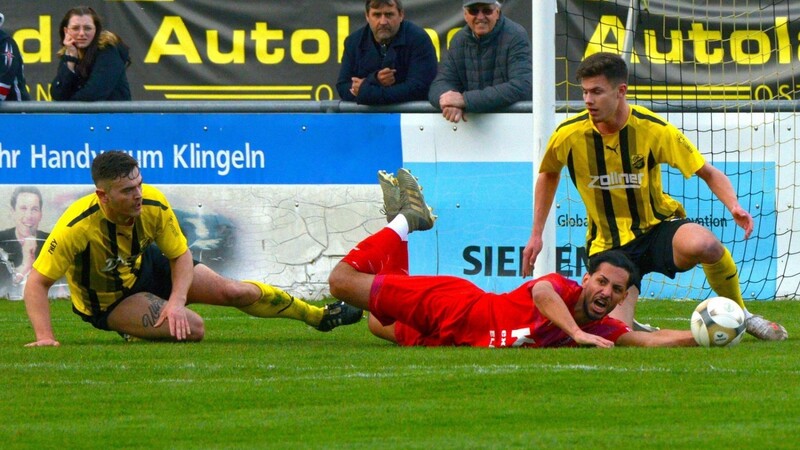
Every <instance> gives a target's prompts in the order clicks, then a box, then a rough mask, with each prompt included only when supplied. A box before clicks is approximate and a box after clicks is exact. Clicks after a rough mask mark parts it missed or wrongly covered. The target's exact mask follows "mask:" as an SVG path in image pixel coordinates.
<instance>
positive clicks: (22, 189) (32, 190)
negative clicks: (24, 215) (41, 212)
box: [11, 186, 43, 209]
mask: <svg viewBox="0 0 800 450" xmlns="http://www.w3.org/2000/svg"><path fill="white" fill-rule="evenodd" d="M19 194H33V195H35V196H37V197H39V207H40V208H41V207H42V206H43V205H42V193H41V192H40V191H39V188H37V187H36V186H18V187H17V188H16V189H14V192H12V193H11V209H17V197H19Z"/></svg>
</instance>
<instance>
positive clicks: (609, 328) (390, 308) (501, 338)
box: [369, 274, 631, 348]
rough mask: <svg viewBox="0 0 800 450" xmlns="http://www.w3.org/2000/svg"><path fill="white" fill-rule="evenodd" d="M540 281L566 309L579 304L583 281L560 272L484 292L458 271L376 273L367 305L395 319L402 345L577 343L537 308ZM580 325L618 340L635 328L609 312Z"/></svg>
mask: <svg viewBox="0 0 800 450" xmlns="http://www.w3.org/2000/svg"><path fill="white" fill-rule="evenodd" d="M540 281H548V282H550V284H552V285H553V288H554V289H555V291H556V292H557V293H558V294H559V295H560V296H561V298H563V299H564V303H565V304H566V305H567V309H569V310H570V312H572V311H573V310H574V309H575V305H576V304H577V302H578V297H579V295H580V292H581V286H580V285H579V284H578V283H576V282H574V281H572V280H570V279H568V278H565V277H563V276H561V275H558V274H550V275H545V276H543V277H541V278H537V279H535V280H531V281H528V282H526V283H524V284H523V285H522V286H520V287H518V288H517V289H515V290H513V291H511V292H507V293H504V294H494V293H490V292H486V291H484V290H482V289H480V288H479V287H477V286H475V285H474V284H473V283H471V282H470V281H467V280H464V279H462V278H457V277H450V276H411V277H410V276H403V275H378V276H377V277H376V278H375V282H374V284H373V287H372V295H371V297H370V305H369V308H370V312H371V313H372V314H373V315H374V316H375V317H376V318H377V319H378V320H379V321H380V322H381V323H383V324H384V325H388V324H391V323H392V322H395V337H396V338H397V342H398V344H400V345H406V346H412V345H420V346H446V345H466V346H473V347H492V348H494V347H575V346H577V343H576V342H575V341H574V340H572V338H571V337H569V336H568V335H567V334H566V333H564V331H563V330H561V328H559V327H557V326H556V325H554V324H553V323H552V322H550V320H549V319H547V318H546V317H544V316H543V315H542V314H541V312H539V310H538V309H537V308H536V304H535V303H534V302H533V297H532V296H531V288H532V287H533V286H534V285H535V284H536V283H538V282H540ZM581 329H582V330H584V331H586V332H587V333H591V334H596V335H598V336H602V337H604V338H606V339H608V340H610V341H614V342H616V340H617V338H619V337H620V336H621V335H623V334H625V333H627V332H629V331H631V329H630V328H628V327H627V326H626V325H625V324H624V323H623V322H621V321H619V320H616V319H612V318H610V317H603V318H602V319H600V320H596V321H593V322H590V323H587V324H585V325H583V326H581Z"/></svg>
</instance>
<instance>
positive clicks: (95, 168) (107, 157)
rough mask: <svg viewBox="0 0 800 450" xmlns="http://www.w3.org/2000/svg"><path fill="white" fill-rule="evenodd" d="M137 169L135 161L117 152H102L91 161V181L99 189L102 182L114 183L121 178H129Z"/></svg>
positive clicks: (131, 157)
mask: <svg viewBox="0 0 800 450" xmlns="http://www.w3.org/2000/svg"><path fill="white" fill-rule="evenodd" d="M138 168H139V162H138V161H136V159H135V158H134V157H133V156H131V155H129V154H127V153H125V152H123V151H119V150H112V151H107V152H103V153H101V154H99V155H97V157H96V158H95V159H94V161H92V180H93V181H94V185H95V186H97V187H100V183H101V182H103V181H114V180H116V179H118V178H122V177H130V176H131V173H132V172H133V171H134V169H138Z"/></svg>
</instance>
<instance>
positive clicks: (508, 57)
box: [428, 0, 532, 123]
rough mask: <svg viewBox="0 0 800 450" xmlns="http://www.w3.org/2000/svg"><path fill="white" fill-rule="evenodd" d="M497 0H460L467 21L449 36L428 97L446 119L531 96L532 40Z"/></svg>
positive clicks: (456, 118)
mask: <svg viewBox="0 0 800 450" xmlns="http://www.w3.org/2000/svg"><path fill="white" fill-rule="evenodd" d="M501 6H502V5H501V4H500V2H498V1H488V0H477V1H476V0H464V20H466V22H467V24H466V26H464V28H462V29H461V30H459V31H458V32H457V33H456V34H455V36H454V37H453V40H452V41H451V42H450V49H449V51H448V52H447V54H445V55H444V56H443V57H442V61H441V63H439V72H438V74H437V75H436V79H434V80H433V84H431V88H430V90H429V91H428V100H429V101H430V102H431V104H432V105H433V106H435V107H437V108H439V109H441V110H442V115H443V116H444V118H445V119H447V120H449V121H450V122H454V123H455V122H459V121H460V120H462V119H463V120H465V121H466V116H465V113H466V112H492V111H497V110H499V109H502V108H505V107H507V106H509V105H511V104H512V103H516V102H519V101H525V100H531V98H532V90H531V77H532V75H531V72H532V70H531V67H532V64H531V44H530V39H529V38H528V34H527V32H526V31H525V29H524V28H523V27H522V26H521V25H519V24H517V23H515V22H513V21H512V20H511V19H509V18H507V17H505V16H503V15H502V12H501V10H500V9H501Z"/></svg>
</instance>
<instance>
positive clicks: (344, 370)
mask: <svg viewBox="0 0 800 450" xmlns="http://www.w3.org/2000/svg"><path fill="white" fill-rule="evenodd" d="M531 351H532V352H535V351H536V350H531ZM41 368H45V369H47V370H64V371H71V372H73V371H74V372H79V371H80V370H81V369H82V367H81V366H79V365H74V364H64V363H33V364H21V363H15V364H0V369H2V370H6V369H12V370H26V369H41ZM98 368H99V367H95V369H98ZM108 368H109V369H113V370H116V371H118V372H119V371H125V370H129V369H131V368H129V367H126V366H116V365H113V366H112V365H109V366H108ZM174 368H175V369H180V370H186V371H187V372H186V374H187V375H190V374H191V371H193V370H198V371H202V372H204V373H208V372H210V371H221V372H225V374H224V376H222V377H217V378H214V377H211V378H206V377H203V378H198V379H195V378H191V377H187V378H158V379H139V380H119V379H117V380H100V379H94V380H91V379H84V380H66V379H60V380H59V379H56V380H48V381H47V384H48V385H112V384H114V385H118V384H127V385H148V384H161V383H184V384H188V383H203V384H205V383H210V382H211V383H215V382H219V383H267V384H269V383H285V382H286V381H305V380H310V381H320V380H325V381H331V380H335V379H355V378H361V379H393V378H408V377H420V376H445V375H447V376H452V375H454V374H459V373H461V374H465V375H470V374H481V375H497V374H514V373H520V374H537V373H542V372H613V373H671V372H680V373H693V374H723V373H725V374H748V373H751V372H752V371H747V370H738V369H729V368H717V367H714V366H713V365H710V364H709V365H708V366H703V367H696V368H694V369H691V370H686V369H681V370H678V371H676V370H674V369H671V368H668V367H646V366H639V367H614V366H606V365H602V366H601V365H591V364H526V365H519V364H506V365H486V366H479V365H462V366H452V367H447V368H431V367H428V366H418V365H410V366H405V367H392V368H387V369H384V370H380V371H364V370H363V368H358V367H353V366H350V367H341V366H323V367H320V366H315V367H308V368H302V367H294V366H286V367H279V366H276V365H265V366H262V367H258V368H256V370H255V371H253V369H252V368H249V370H250V371H251V373H252V372H267V373H269V372H273V371H276V372H281V373H276V374H275V375H274V376H269V375H268V376H246V377H237V376H231V373H230V372H231V369H232V368H231V367H228V366H223V365H217V366H209V365H202V366H201V365H195V364H188V365H187V364H184V365H181V366H175V367H174ZM136 370H141V369H140V368H137V369H136ZM759 373H760V374H763V373H764V371H759ZM781 373H784V374H786V375H798V374H800V370H791V371H781Z"/></svg>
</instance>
